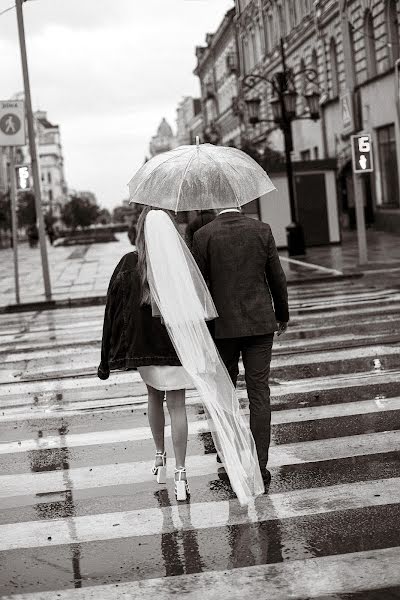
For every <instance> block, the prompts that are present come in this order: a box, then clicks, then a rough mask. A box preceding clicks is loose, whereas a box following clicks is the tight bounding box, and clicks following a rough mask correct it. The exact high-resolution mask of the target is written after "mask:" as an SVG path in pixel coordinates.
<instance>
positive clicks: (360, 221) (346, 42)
mask: <svg viewBox="0 0 400 600" xmlns="http://www.w3.org/2000/svg"><path fill="white" fill-rule="evenodd" d="M340 23H341V29H342V40H343V54H344V67H345V76H346V87H347V91H348V93H349V98H350V102H349V105H350V106H349V109H350V111H351V116H352V126H353V129H354V128H355V127H354V124H355V119H354V89H355V84H356V82H355V73H354V64H353V50H352V40H351V34H350V28H349V21H348V18H347V12H346V2H345V1H344V0H341V1H340ZM351 133H354V131H352V132H351ZM361 177H362V175H358V174H357V173H354V171H353V187H354V203H355V208H356V223H357V239H358V257H359V258H358V260H359V263H360V264H361V265H362V264H365V263H367V262H368V254H367V236H366V230H365V214H364V194H363V187H362V181H361Z"/></svg>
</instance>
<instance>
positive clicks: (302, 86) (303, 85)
mask: <svg viewBox="0 0 400 600" xmlns="http://www.w3.org/2000/svg"><path fill="white" fill-rule="evenodd" d="M305 68H306V63H305V62H304V58H302V59H301V61H300V64H299V75H298V77H299V90H298V93H299V97H298V101H299V104H300V107H299V112H300V113H301V112H304V111H305V110H306V108H307V102H306V99H305V97H304V96H305V94H306V93H307V75H306V73H304V71H305Z"/></svg>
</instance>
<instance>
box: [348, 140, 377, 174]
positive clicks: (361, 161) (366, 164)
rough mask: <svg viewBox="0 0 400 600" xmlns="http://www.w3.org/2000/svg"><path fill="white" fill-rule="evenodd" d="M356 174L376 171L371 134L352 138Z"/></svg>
mask: <svg viewBox="0 0 400 600" xmlns="http://www.w3.org/2000/svg"><path fill="white" fill-rule="evenodd" d="M351 150H352V156H353V171H354V173H372V172H373V170H374V164H373V158H372V142H371V135H370V134H369V133H360V134H359V135H352V136H351Z"/></svg>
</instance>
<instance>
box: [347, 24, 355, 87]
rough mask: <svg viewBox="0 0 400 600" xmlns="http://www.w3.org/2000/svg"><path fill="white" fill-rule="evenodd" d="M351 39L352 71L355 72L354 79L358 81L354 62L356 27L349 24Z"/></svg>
mask: <svg viewBox="0 0 400 600" xmlns="http://www.w3.org/2000/svg"><path fill="white" fill-rule="evenodd" d="M348 28H349V39H350V54H351V59H350V60H351V63H350V66H351V69H352V71H353V79H354V81H356V70H355V61H354V26H353V25H352V24H351V23H350V22H349V23H348Z"/></svg>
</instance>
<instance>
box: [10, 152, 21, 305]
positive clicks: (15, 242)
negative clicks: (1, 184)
mask: <svg viewBox="0 0 400 600" xmlns="http://www.w3.org/2000/svg"><path fill="white" fill-rule="evenodd" d="M8 166H9V181H10V200H11V226H12V241H13V255H14V281H15V301H16V303H17V304H19V303H20V294H19V274H18V219H17V185H16V182H15V156H14V147H13V146H10V160H9V164H8Z"/></svg>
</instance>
